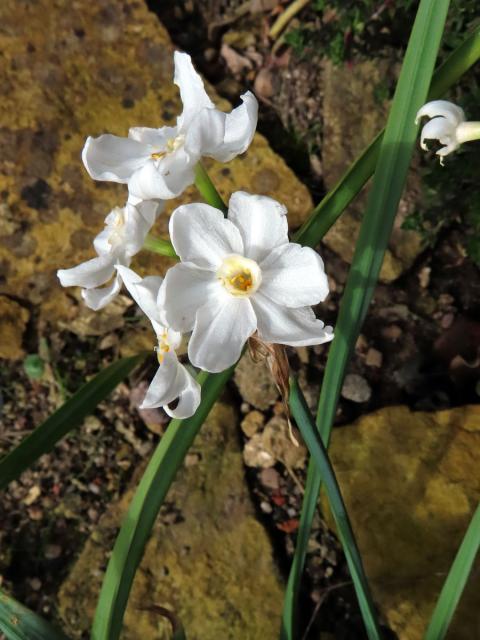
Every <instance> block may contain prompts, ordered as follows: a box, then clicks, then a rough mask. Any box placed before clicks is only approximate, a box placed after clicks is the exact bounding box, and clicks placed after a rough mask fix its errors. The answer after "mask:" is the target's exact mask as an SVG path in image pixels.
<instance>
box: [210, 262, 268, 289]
mask: <svg viewBox="0 0 480 640" xmlns="http://www.w3.org/2000/svg"><path fill="white" fill-rule="evenodd" d="M217 278H218V279H219V280H220V282H221V283H222V284H223V286H224V287H225V289H226V290H227V291H228V292H229V293H230V294H231V295H232V296H250V295H251V294H252V293H255V291H256V290H257V289H258V287H259V286H260V283H261V280H262V275H261V273H260V268H259V266H258V264H257V263H256V262H254V261H253V260H250V259H249V258H245V257H243V256H239V255H235V254H232V255H229V256H226V258H224V260H223V262H222V264H221V265H220V268H219V269H218V271H217Z"/></svg>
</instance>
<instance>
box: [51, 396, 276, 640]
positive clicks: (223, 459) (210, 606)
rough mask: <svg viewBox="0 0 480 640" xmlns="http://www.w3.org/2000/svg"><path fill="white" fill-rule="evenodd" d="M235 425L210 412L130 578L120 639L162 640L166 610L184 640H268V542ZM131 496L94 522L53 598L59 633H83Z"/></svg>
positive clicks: (231, 417) (272, 623) (271, 601)
mask: <svg viewBox="0 0 480 640" xmlns="http://www.w3.org/2000/svg"><path fill="white" fill-rule="evenodd" d="M238 423H239V421H238V416H237V415H236V413H235V412H234V410H233V409H232V408H231V407H230V406H227V405H225V404H217V405H216V406H215V408H214V409H213V411H212V413H211V415H210V417H209V418H208V419H207V421H206V423H205V424H204V425H203V427H202V429H201V431H200V434H199V436H198V437H197V439H196V440H195V443H194V446H193V448H192V449H191V451H190V454H189V457H188V459H187V460H188V462H187V466H184V467H182V468H181V469H180V471H179V473H178V477H177V480H176V481H175V483H174V485H173V487H172V489H171V490H170V492H169V494H168V500H167V503H166V505H165V506H164V507H163V508H162V512H161V515H160V517H159V519H158V521H157V523H156V525H155V527H154V530H153V533H152V537H151V539H150V541H149V543H148V545H147V548H146V551H145V556H144V558H143V561H142V564H141V566H140V569H139V571H138V572H137V575H136V578H135V582H134V585H133V590H132V593H131V595H130V600H129V606H128V609H127V613H126V617H125V626H124V630H123V632H122V638H123V639H124V640H143V639H144V638H149V639H151V640H154V639H155V640H156V639H158V640H167V639H169V638H170V637H171V634H170V627H169V623H167V622H166V620H165V619H163V618H162V617H161V616H159V615H158V613H157V612H156V610H155V606H156V605H159V606H162V607H166V608H167V609H169V610H170V611H172V612H174V613H175V615H176V616H177V617H178V618H179V619H180V620H181V621H182V623H183V625H184V626H185V630H186V634H187V637H188V638H189V640H217V639H218V638H222V639H223V640H229V639H231V640H237V639H238V638H242V639H245V640H258V638H262V640H270V639H271V640H274V638H277V637H278V631H279V624H280V617H281V608H282V600H283V590H282V585H281V582H280V580H279V577H278V574H277V570H276V567H275V565H274V562H273V558H272V547H271V543H270V540H269V538H268V535H267V533H266V532H265V530H264V529H263V527H262V525H261V524H260V523H259V522H258V521H257V519H256V517H255V512H254V507H253V504H252V502H251V499H250V496H249V493H248V489H247V486H246V484H245V478H244V468H243V462H242V454H241V451H240V445H239V441H238ZM133 491H134V488H133V487H132V488H130V489H129V490H128V491H127V492H126V494H125V496H124V497H123V499H122V500H121V501H120V502H119V503H117V504H113V505H112V506H111V508H110V509H109V510H108V512H107V513H106V514H105V515H104V516H103V518H102V519H101V521H100V524H99V527H98V530H97V531H96V532H95V533H94V534H93V535H92V537H91V538H90V539H89V540H88V542H87V543H86V545H85V548H84V550H83V552H82V553H81V554H80V557H79V558H78V560H77V562H76V564H75V566H74V567H73V569H72V571H71V572H70V575H69V577H68V578H67V580H66V582H65V583H64V585H63V587H62V589H61V591H60V600H59V609H60V614H61V616H62V618H63V619H64V621H65V624H66V627H67V631H68V632H69V633H70V634H71V636H72V637H79V636H80V634H81V633H82V631H87V630H88V629H89V627H90V624H91V619H92V616H93V613H94V610H95V604H96V600H97V597H98V593H99V589H100V584H101V580H102V577H103V570H104V568H105V566H106V562H107V556H108V554H109V553H110V551H111V547H112V543H113V540H114V537H115V535H116V533H117V531H118V525H119V523H120V522H121V520H122V519H123V517H124V515H125V510H126V508H127V506H128V503H129V502H130V500H131V498H132V495H133Z"/></svg>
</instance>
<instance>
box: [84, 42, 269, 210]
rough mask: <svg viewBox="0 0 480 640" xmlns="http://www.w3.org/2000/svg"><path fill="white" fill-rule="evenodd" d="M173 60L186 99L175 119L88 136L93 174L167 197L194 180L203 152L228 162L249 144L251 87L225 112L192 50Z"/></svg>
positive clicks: (145, 195)
mask: <svg viewBox="0 0 480 640" xmlns="http://www.w3.org/2000/svg"><path fill="white" fill-rule="evenodd" d="M174 61H175V76H174V82H175V84H177V85H178V87H179V88H180V96H181V98H182V102H183V113H182V114H181V115H180V116H179V117H178V118H177V125H176V126H175V127H162V128H160V129H149V128H147V127H133V128H132V129H130V131H129V133H128V138H121V137H118V136H113V135H110V134H106V135H102V136H100V137H99V138H88V139H87V142H86V143H85V147H84V149H83V154H82V158H83V162H84V164H85V167H86V169H87V171H88V173H89V174H90V175H91V177H92V178H94V179H95V180H111V181H113V182H122V183H127V184H128V189H129V192H130V193H131V194H133V195H134V196H137V197H138V198H141V199H143V200H149V199H151V198H161V199H169V198H174V197H176V196H178V195H180V194H181V193H182V192H183V191H184V190H185V189H186V187H188V186H189V185H190V184H192V183H193V182H194V180H195V165H196V164H197V162H198V161H199V160H200V158H201V157H202V156H209V157H211V158H215V159H216V160H219V161H220V162H227V161H229V160H231V159H232V158H234V157H235V156H237V155H238V154H239V153H243V152H244V151H245V150H246V149H247V148H248V146H249V145H250V142H251V141H252V138H253V134H254V133H255V128H256V125H257V112H258V103H257V100H256V99H255V96H254V95H253V94H252V93H251V92H250V91H247V93H245V94H244V95H242V96H241V98H242V101H243V104H242V105H240V106H239V107H237V108H236V109H234V110H233V111H231V112H230V113H228V114H225V113H223V112H222V111H219V110H218V109H216V108H215V105H214V104H213V103H212V101H211V100H210V98H209V97H208V95H207V94H206V92H205V89H204V86H203V82H202V79H201V78H200V76H199V75H198V74H197V73H196V71H195V69H194V68H193V65H192V62H191V59H190V56H189V55H187V54H186V53H179V52H178V51H176V52H175V56H174Z"/></svg>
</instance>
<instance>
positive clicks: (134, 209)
mask: <svg viewBox="0 0 480 640" xmlns="http://www.w3.org/2000/svg"><path fill="white" fill-rule="evenodd" d="M162 208H163V203H159V202H155V201H153V200H150V201H146V202H139V203H138V204H136V205H133V204H132V203H131V202H127V204H126V205H125V206H124V207H115V209H113V210H112V211H111V212H110V213H109V214H108V216H107V217H106V218H105V229H104V230H103V231H102V232H101V233H99V234H98V235H97V237H96V238H95V239H94V241H93V246H94V248H95V251H96V252H97V257H96V258H92V259H91V260H87V262H82V263H81V264H79V265H78V266H76V267H72V268H71V269H60V270H59V271H57V276H58V278H59V280H60V282H61V284H62V285H63V286H64V287H82V289H83V291H82V297H83V298H84V300H85V302H86V304H87V306H89V307H90V308H91V309H94V310H95V311H96V310H98V309H102V308H103V307H104V306H105V305H107V304H108V303H109V302H111V301H112V300H113V298H114V297H115V296H116V295H117V294H118V292H119V291H120V289H121V286H122V280H121V277H120V275H119V274H118V273H116V272H115V265H118V264H120V265H124V266H128V265H129V264H130V262H131V259H132V257H133V256H134V255H135V254H136V253H138V252H139V251H140V249H141V248H142V246H143V243H144V242H145V238H146V237H147V234H148V232H149V231H150V229H151V227H152V225H153V223H154V222H155V220H156V218H157V216H158V214H159V213H160V212H161V210H162ZM107 283H108V284H107ZM105 284H106V286H101V285H105Z"/></svg>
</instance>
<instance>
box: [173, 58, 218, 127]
mask: <svg viewBox="0 0 480 640" xmlns="http://www.w3.org/2000/svg"><path fill="white" fill-rule="evenodd" d="M173 59H174V63H175V74H174V77H173V81H174V83H175V84H176V85H177V87H178V88H179V89H180V97H181V98H182V102H183V113H182V115H181V116H180V117H179V118H178V128H179V129H182V130H185V129H186V128H188V126H189V124H190V121H191V120H192V118H193V117H194V116H195V115H196V114H197V113H199V111H201V110H202V109H205V108H212V107H214V104H213V102H212V101H211V100H210V98H209V97H208V95H207V93H206V91H205V87H204V85H203V80H202V79H201V77H200V76H199V75H198V73H197V72H196V71H195V69H194V68H193V64H192V59H191V58H190V56H189V55H188V54H186V53H180V52H179V51H175V54H174V56H173Z"/></svg>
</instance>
